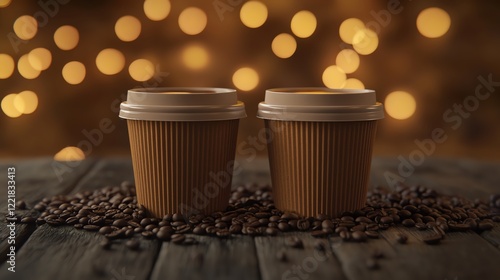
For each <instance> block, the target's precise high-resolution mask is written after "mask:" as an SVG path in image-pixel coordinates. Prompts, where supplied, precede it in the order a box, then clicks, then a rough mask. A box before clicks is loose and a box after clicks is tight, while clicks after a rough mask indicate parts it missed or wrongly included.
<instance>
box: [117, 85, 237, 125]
mask: <svg viewBox="0 0 500 280" xmlns="http://www.w3.org/2000/svg"><path fill="white" fill-rule="evenodd" d="M244 117H246V113H245V105H244V104H243V102H241V101H238V97H237V96H236V90H234V89H227V88H202V87H175V88H174V87H172V88H140V89H131V90H129V91H128V94H127V101H124V102H122V103H121V104H120V118H123V119H129V120H146V121H218V120H231V119H240V118H244Z"/></svg>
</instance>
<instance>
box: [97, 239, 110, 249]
mask: <svg viewBox="0 0 500 280" xmlns="http://www.w3.org/2000/svg"><path fill="white" fill-rule="evenodd" d="M111 244H112V243H111V241H110V240H109V239H107V238H105V239H103V240H102V241H101V243H100V244H99V245H101V248H103V249H105V250H109V249H110V248H111Z"/></svg>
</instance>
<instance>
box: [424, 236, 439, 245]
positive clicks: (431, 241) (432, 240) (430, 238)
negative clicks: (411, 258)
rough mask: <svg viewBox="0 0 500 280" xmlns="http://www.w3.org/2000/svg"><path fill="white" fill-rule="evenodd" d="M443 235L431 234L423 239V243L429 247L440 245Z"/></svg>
mask: <svg viewBox="0 0 500 280" xmlns="http://www.w3.org/2000/svg"><path fill="white" fill-rule="evenodd" d="M441 239H442V238H441V235H439V234H435V233H434V234H431V235H428V236H426V237H424V238H423V241H424V242H425V243H427V244H429V245H435V244H438V243H439V242H440V241H441Z"/></svg>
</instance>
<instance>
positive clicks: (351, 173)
mask: <svg viewBox="0 0 500 280" xmlns="http://www.w3.org/2000/svg"><path fill="white" fill-rule="evenodd" d="M258 116H259V117H260V118H263V119H265V120H264V122H265V126H266V130H267V132H268V135H269V138H268V139H269V141H268V152H269V163H270V167H271V179H272V186H273V194H274V201H275V205H276V207H277V208H279V209H281V210H285V211H293V212H297V213H298V214H300V215H304V216H316V215H318V214H326V215H330V216H332V217H336V216H339V215H340V214H341V213H342V212H344V211H353V210H355V209H359V208H361V207H363V206H364V204H365V200H366V193H367V187H368V180H369V176H370V165H371V158H372V150H373V141H374V138H375V132H376V127H377V120H378V119H381V118H383V110H382V105H381V104H380V103H377V102H376V101H375V92H374V91H370V90H331V89H324V88H291V89H273V90H268V91H267V92H266V99H265V101H264V102H262V103H260V104H259V112H258Z"/></svg>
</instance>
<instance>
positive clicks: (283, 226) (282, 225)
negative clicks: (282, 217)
mask: <svg viewBox="0 0 500 280" xmlns="http://www.w3.org/2000/svg"><path fill="white" fill-rule="evenodd" d="M278 229H279V230H281V231H283V232H286V231H289V230H290V225H289V224H288V223H285V222H281V223H279V224H278Z"/></svg>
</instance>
